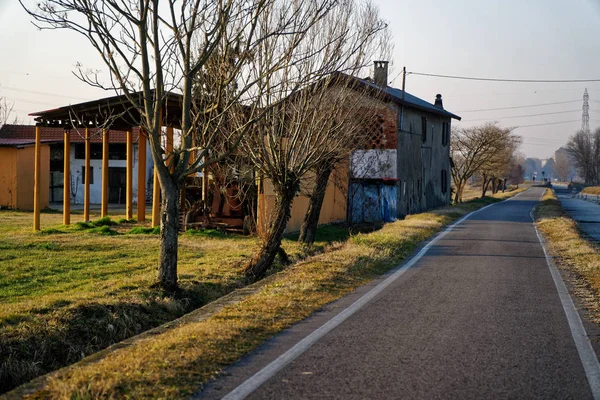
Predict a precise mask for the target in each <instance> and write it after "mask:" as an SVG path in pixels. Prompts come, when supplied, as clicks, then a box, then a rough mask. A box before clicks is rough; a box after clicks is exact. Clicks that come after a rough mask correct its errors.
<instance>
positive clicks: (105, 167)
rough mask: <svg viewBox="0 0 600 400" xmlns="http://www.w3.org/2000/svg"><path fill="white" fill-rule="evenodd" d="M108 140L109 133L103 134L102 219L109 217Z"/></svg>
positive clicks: (106, 131) (104, 132)
mask: <svg viewBox="0 0 600 400" xmlns="http://www.w3.org/2000/svg"><path fill="white" fill-rule="evenodd" d="M108 139H109V132H108V130H106V129H105V130H104V131H103V132H102V210H101V213H100V216H101V217H106V216H108Z"/></svg>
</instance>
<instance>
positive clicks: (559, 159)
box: [554, 152, 571, 182]
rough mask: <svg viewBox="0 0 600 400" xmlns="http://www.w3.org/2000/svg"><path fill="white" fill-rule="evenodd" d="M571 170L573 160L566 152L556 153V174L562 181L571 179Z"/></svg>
mask: <svg viewBox="0 0 600 400" xmlns="http://www.w3.org/2000/svg"><path fill="white" fill-rule="evenodd" d="M570 172H571V162H570V161H569V157H568V156H567V155H566V154H565V153H562V152H561V153H556V160H554V174H555V175H556V177H557V178H558V179H559V180H560V181H561V182H566V181H567V180H568V179H569V173H570Z"/></svg>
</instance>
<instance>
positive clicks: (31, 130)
mask: <svg viewBox="0 0 600 400" xmlns="http://www.w3.org/2000/svg"><path fill="white" fill-rule="evenodd" d="M41 133H42V137H41V140H42V141H45V142H48V141H50V142H62V141H63V134H64V129H63V128H48V127H42V132H41ZM132 133H133V141H134V143H135V142H137V140H138V133H139V130H138V128H134V129H133V131H132ZM84 135H85V130H84V129H71V142H72V143H84V142H85V139H84ZM90 137H91V143H102V132H101V131H100V130H98V129H90ZM5 140H24V141H26V142H27V143H34V142H35V125H8V124H7V125H4V126H2V128H0V143H3V142H4V141H5ZM126 142H127V137H126V132H125V131H109V143H126ZM6 143H7V145H8V142H6ZM23 144H25V143H23Z"/></svg>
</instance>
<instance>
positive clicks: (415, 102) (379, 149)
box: [0, 61, 460, 232]
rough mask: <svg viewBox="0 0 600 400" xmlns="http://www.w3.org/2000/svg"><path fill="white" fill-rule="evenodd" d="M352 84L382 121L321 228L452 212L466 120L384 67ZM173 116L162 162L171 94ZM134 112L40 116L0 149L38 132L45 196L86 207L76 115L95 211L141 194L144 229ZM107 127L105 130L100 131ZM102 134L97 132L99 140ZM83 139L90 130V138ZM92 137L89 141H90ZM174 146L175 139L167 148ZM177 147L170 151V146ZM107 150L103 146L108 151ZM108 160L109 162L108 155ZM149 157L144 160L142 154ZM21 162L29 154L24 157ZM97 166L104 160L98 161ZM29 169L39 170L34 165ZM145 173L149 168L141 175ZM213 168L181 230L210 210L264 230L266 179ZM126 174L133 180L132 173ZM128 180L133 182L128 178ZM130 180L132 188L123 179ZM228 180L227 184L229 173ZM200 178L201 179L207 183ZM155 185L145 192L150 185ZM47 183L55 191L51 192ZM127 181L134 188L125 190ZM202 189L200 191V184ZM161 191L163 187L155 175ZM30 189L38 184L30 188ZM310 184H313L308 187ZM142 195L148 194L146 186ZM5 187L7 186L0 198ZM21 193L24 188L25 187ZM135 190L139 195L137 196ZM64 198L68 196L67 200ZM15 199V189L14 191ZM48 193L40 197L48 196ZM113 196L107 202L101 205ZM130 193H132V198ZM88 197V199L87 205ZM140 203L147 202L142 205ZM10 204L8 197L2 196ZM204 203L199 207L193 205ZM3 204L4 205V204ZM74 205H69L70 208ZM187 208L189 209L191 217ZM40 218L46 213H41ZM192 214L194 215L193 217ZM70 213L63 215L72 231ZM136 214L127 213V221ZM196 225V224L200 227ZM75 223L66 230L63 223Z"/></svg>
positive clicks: (118, 109) (3, 134)
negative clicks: (456, 150) (455, 131)
mask: <svg viewBox="0 0 600 400" xmlns="http://www.w3.org/2000/svg"><path fill="white" fill-rule="evenodd" d="M346 78H347V79H350V80H352V81H353V82H354V85H350V86H349V87H347V88H344V89H343V90H355V89H352V88H357V87H359V88H360V90H357V91H356V93H355V94H356V96H360V97H359V101H360V103H361V106H364V108H365V110H366V109H368V110H369V114H370V115H373V114H375V118H373V119H372V120H371V121H370V122H369V123H368V124H367V125H365V129H366V130H367V132H366V133H367V134H368V137H369V140H368V143H367V145H365V146H361V148H356V149H355V150H354V151H353V152H352V154H351V156H350V157H349V160H347V162H346V163H342V164H344V165H341V166H340V167H339V168H338V169H337V170H336V171H334V173H333V176H332V178H330V182H329V184H328V187H327V191H326V195H325V199H324V202H323V209H322V213H321V215H320V218H319V223H331V222H339V221H344V220H345V221H347V222H349V223H353V224H354V223H363V222H376V221H393V220H395V219H397V218H402V217H403V216H405V215H407V214H412V213H417V212H421V211H424V210H427V209H430V208H433V207H438V206H441V205H445V204H448V203H449V202H450V126H451V120H452V119H457V120H460V117H459V116H457V115H455V114H452V113H451V112H448V111H446V110H445V109H444V107H443V104H442V97H441V95H439V94H438V95H437V96H436V97H435V101H434V103H429V102H427V101H425V100H422V99H420V98H418V97H416V96H413V95H411V94H409V93H407V92H406V91H404V90H400V89H396V88H393V87H389V86H388V85H387V82H388V63H387V62H385V61H377V62H375V65H374V78H373V79H371V78H366V79H359V78H355V77H349V76H346ZM165 101H166V103H165V107H166V112H165V115H164V116H163V123H164V125H165V126H166V127H167V129H166V137H167V139H166V144H164V143H163V147H164V150H165V155H164V156H165V159H168V157H169V156H170V153H171V152H172V148H173V143H174V141H175V142H176V141H177V138H175V139H173V131H174V129H177V128H178V126H179V122H178V121H177V116H178V115H180V114H181V96H180V95H177V94H170V95H169V96H168V97H167V99H166V100H165ZM130 110H131V107H130V105H129V103H128V100H127V99H126V98H125V97H124V96H114V97H111V98H107V99H99V100H94V101H91V102H86V103H81V104H76V105H70V106H65V107H61V108H57V109H54V110H49V111H43V112H39V113H33V114H31V115H33V116H35V117H36V121H37V122H38V126H37V127H19V126H14V125H7V126H6V127H5V128H3V129H2V130H1V131H0V140H5V141H6V142H5V143H6V145H10V146H12V144H10V141H11V140H13V141H14V140H25V141H26V143H21V144H19V146H30V145H31V144H32V142H33V138H35V130H36V129H39V131H40V138H41V141H40V148H44V146H47V147H48V150H42V151H41V153H40V154H42V155H43V154H45V153H44V151H45V152H46V153H48V161H44V160H45V158H44V156H42V160H41V165H40V167H42V168H41V169H40V172H43V173H42V174H41V176H40V179H39V181H40V182H41V185H42V187H43V188H44V190H46V189H45V188H46V187H47V192H48V195H47V196H48V199H49V200H48V201H50V202H55V201H61V200H62V197H61V196H62V193H63V190H64V189H65V188H66V189H69V191H70V193H69V196H70V198H71V202H74V203H79V202H81V201H84V202H85V196H83V195H82V190H80V188H81V186H82V185H83V183H84V178H83V177H84V175H85V166H84V165H83V164H82V161H83V160H82V158H84V157H82V151H83V150H82V146H83V145H84V143H85V142H86V141H85V138H84V137H83V136H82V133H81V132H80V131H81V130H82V128H79V129H75V128H70V127H69V125H70V123H67V122H66V121H69V119H70V118H71V115H74V114H76V115H79V116H82V118H83V119H84V121H83V122H81V123H80V126H84V127H88V126H89V132H88V134H89V135H90V139H89V144H90V153H91V157H90V158H91V160H88V161H89V162H90V171H89V172H90V177H89V183H90V194H89V196H88V198H89V202H91V203H100V202H101V203H102V204H103V205H102V209H103V215H104V214H105V211H104V210H105V209H106V210H107V208H106V204H107V203H108V202H109V201H110V202H116V203H120V202H123V201H125V202H126V203H127V207H128V210H130V209H131V202H132V200H131V199H132V198H133V197H135V196H134V195H132V194H131V192H132V191H133V192H134V193H135V192H136V191H137V192H138V196H137V198H138V200H137V202H138V219H139V220H143V219H144V213H145V208H144V207H143V205H144V204H142V203H145V199H146V195H145V194H146V193H149V192H150V191H149V190H148V191H146V188H147V187H149V186H150V183H151V182H152V179H151V177H152V174H151V173H150V171H151V169H152V158H151V156H150V151H149V149H148V145H147V144H144V147H143V149H144V150H145V151H142V152H141V153H142V158H143V159H142V160H140V159H139V156H138V154H139V153H140V151H139V149H138V148H137V143H138V142H139V141H141V142H143V143H146V142H147V140H146V137H145V135H143V134H140V131H139V130H138V128H137V125H139V122H136V121H137V120H139V118H136V117H135V116H132V114H131V111H130ZM110 113H113V114H114V115H122V116H123V117H121V118H120V119H117V120H115V121H113V125H112V128H111V129H114V130H110V135H109V134H108V132H107V131H105V133H104V134H103V133H102V131H101V130H98V128H95V126H96V125H95V124H97V123H98V121H97V118H98V117H97V116H98V115H104V114H106V115H110ZM101 123H102V121H100V124H101ZM94 129H95V130H94ZM83 130H84V131H85V129H83ZM126 131H128V132H130V136H131V137H132V139H131V142H132V144H133V151H132V156H131V158H132V159H133V161H132V165H131V166H130V168H127V167H126V160H125V159H126V158H127V156H126V152H127V151H126V148H127V147H126V142H127V140H126V137H127V135H126V133H125V132H126ZM90 132H91V133H90ZM66 135H69V137H70V139H69V140H70V141H72V142H73V146H72V147H70V148H68V146H65V142H64V139H62V138H66V137H67V136H66ZM103 138H104V141H105V142H108V149H109V150H108V151H106V152H104V151H103V150H102V148H101V147H100V142H102V140H103ZM169 138H170V139H169ZM169 143H170V146H169ZM105 144H106V143H105ZM61 149H68V152H69V154H70V156H69V158H68V160H69V163H68V165H69V171H70V179H69V181H70V185H69V186H67V187H65V186H64V183H63V181H64V178H63V177H64V175H63V174H64V172H63V171H64V165H66V164H67V163H64V161H65V159H64V157H63V155H62V154H63V153H64V152H65V150H62V151H61ZM104 153H106V154H107V156H106V155H105V156H104V157H103V156H102V154H104ZM144 153H145V154H144ZM23 154H24V153H23ZM100 158H105V159H104V160H102V161H101V160H100ZM104 162H106V163H107V168H106V170H107V171H104V170H102V165H104V164H102V163H104ZM29 163H30V167H31V166H33V164H34V163H33V160H30V161H29ZM139 165H143V166H144V167H143V168H141V170H140V167H139ZM132 169H133V170H137V171H138V174H137V176H138V179H137V182H133V183H131V182H132V180H133V179H132V178H131V176H133V175H135V173H132V172H133V171H132ZM211 169H212V168H209V170H208V171H205V172H208V173H207V174H206V175H205V176H204V175H202V174H199V175H198V176H194V177H190V180H193V183H192V185H191V186H190V189H192V193H190V192H189V191H188V193H187V194H186V196H185V199H186V200H190V201H188V203H189V204H188V205H187V206H184V210H183V215H182V221H185V222H186V223H188V222H192V223H193V222H194V216H192V215H190V212H191V211H194V210H195V211H194V212H196V214H198V213H200V212H203V211H202V210H208V212H209V213H210V214H211V217H213V220H215V221H220V222H223V223H234V222H233V221H235V224H236V225H237V226H240V225H241V224H242V221H244V220H247V219H248V218H250V219H254V221H255V223H256V224H257V226H258V228H259V229H261V227H263V226H264V225H265V224H266V223H267V222H268V216H269V215H270V211H271V209H272V207H273V205H274V204H275V194H274V192H273V190H272V187H271V185H270V183H269V182H268V180H266V179H260V177H259V176H255V174H254V173H250V175H248V176H245V177H244V178H243V182H242V180H240V179H242V178H241V177H238V178H237V179H238V182H236V183H233V184H231V183H229V182H225V181H223V182H221V181H222V179H220V178H219V174H218V173H215V172H214V171H211ZM128 171H129V172H128ZM127 174H128V175H127ZM125 175H127V176H129V179H127V178H126V176H125ZM224 175H230V174H229V173H225V174H224ZM200 176H202V178H200ZM146 177H148V182H146ZM45 179H47V182H48V183H44V182H45V181H44V180H45ZM103 180H104V181H108V183H104V185H107V186H105V187H104V191H103V190H102V186H94V185H98V183H100V181H103ZM127 180H129V182H130V184H129V185H127V184H126V183H125V182H126V181H127ZM199 180H200V181H201V183H198V181H199ZM4 181H6V179H4ZM154 182H157V180H156V175H155V176H154ZM29 183H30V184H32V183H33V182H32V179H30V178H29ZM256 183H257V184H258V185H257V186H258V187H257V188H256V190H255V191H250V192H252V193H254V194H252V195H251V196H254V199H246V200H242V202H241V203H240V201H238V200H239V199H241V197H240V196H239V189H240V188H241V186H240V185H245V186H246V187H248V186H252V185H254V184H256ZM308 183H309V184H310V178H309V179H308ZM140 185H142V186H140ZM4 186H6V184H5V183H3V180H2V178H0V191H2V190H4V191H6V189H4ZM21 186H22V185H21ZM132 186H133V187H132ZM138 187H142V191H141V192H140V191H138V190H137V188H138ZM61 189H62V190H61ZM11 190H14V189H11ZM42 192H43V191H42ZM103 192H106V193H107V195H106V198H104V196H103V195H102V193H103ZM126 193H130V194H129V196H127V194H126ZM44 196H45V195H44V194H43V193H40V204H44V199H45V197H44ZM82 196H83V198H82ZM140 196H141V197H140ZM5 197H6V196H5ZM151 198H152V202H153V225H156V224H158V206H159V203H158V200H159V194H158V192H156V191H155V193H154V194H153V195H152V196H151ZM196 198H197V204H194V201H195V199H196ZM0 200H2V197H0ZM66 203H67V202H65V204H66ZM307 207H308V198H307V197H306V196H298V197H297V198H296V199H295V201H294V204H293V207H292V210H291V219H290V221H289V223H288V225H287V228H286V231H287V232H292V231H298V230H299V229H300V226H301V224H302V221H303V217H304V214H305V212H306V210H307ZM28 208H30V207H28ZM186 208H187V209H186ZM38 209H39V208H38ZM186 212H187V215H186ZM67 213H68V211H65V221H68V219H67V218H66V215H67ZM129 214H130V212H129V211H128V215H129ZM197 218H198V215H196V221H197V220H198V219H197ZM65 223H68V222H65Z"/></svg>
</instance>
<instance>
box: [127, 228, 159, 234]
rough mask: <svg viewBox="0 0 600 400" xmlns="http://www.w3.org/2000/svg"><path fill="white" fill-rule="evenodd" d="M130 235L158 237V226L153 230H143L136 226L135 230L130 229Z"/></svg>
mask: <svg viewBox="0 0 600 400" xmlns="http://www.w3.org/2000/svg"><path fill="white" fill-rule="evenodd" d="M127 233H129V234H131V235H158V234H159V233H160V226H157V227H154V228H145V227H143V226H137V227H135V228H131V230H129V232H127Z"/></svg>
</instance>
